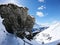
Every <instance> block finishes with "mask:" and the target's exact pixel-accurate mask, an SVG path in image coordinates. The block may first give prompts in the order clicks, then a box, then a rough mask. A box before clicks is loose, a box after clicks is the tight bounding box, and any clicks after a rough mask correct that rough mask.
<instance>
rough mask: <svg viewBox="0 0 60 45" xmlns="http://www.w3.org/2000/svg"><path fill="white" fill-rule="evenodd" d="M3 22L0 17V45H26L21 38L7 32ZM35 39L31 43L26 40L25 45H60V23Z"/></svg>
mask: <svg viewBox="0 0 60 45" xmlns="http://www.w3.org/2000/svg"><path fill="white" fill-rule="evenodd" d="M2 20H3V19H1V17H0V45H24V41H23V40H22V39H21V38H18V37H16V36H15V35H13V34H10V33H8V32H7V31H6V29H5V27H4V25H3V24H2ZM34 38H35V39H34V40H31V41H29V40H27V39H26V38H25V39H24V40H25V41H26V42H25V45H42V44H43V45H56V44H57V43H60V23H56V24H54V25H52V26H50V28H48V29H46V30H44V31H42V32H41V33H39V34H37V35H36V36H35V37H34Z"/></svg>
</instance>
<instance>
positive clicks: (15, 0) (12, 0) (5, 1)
mask: <svg viewBox="0 0 60 45" xmlns="http://www.w3.org/2000/svg"><path fill="white" fill-rule="evenodd" d="M8 3H13V4H16V5H18V6H23V5H21V4H19V1H18V0H1V1H0V4H8Z"/></svg>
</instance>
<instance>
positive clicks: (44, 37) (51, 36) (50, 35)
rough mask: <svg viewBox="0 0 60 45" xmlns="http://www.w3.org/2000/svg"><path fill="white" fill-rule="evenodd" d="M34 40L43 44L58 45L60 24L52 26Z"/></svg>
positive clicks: (59, 41)
mask: <svg viewBox="0 0 60 45" xmlns="http://www.w3.org/2000/svg"><path fill="white" fill-rule="evenodd" d="M34 38H35V40H36V41H37V42H38V43H41V44H45V45H57V44H58V43H60V23H55V24H53V25H51V26H50V27H49V28H48V29H46V30H44V31H42V32H40V33H38V34H37V35H36V36H35V37H34Z"/></svg>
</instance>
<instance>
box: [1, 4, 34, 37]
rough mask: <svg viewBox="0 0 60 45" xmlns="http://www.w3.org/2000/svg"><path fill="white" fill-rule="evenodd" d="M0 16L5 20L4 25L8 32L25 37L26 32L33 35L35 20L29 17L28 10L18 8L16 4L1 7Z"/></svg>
mask: <svg viewBox="0 0 60 45" xmlns="http://www.w3.org/2000/svg"><path fill="white" fill-rule="evenodd" d="M0 16H1V17H2V18H3V19H4V20H3V22H2V23H3V24H4V26H5V28H6V30H7V32H9V33H12V34H15V35H17V36H18V37H21V38H23V37H25V36H26V34H25V32H26V31H27V32H29V33H30V34H31V35H32V28H33V25H34V22H35V18H34V17H31V16H30V15H28V8H26V7H24V8H23V7H18V6H17V5H14V4H3V5H0Z"/></svg>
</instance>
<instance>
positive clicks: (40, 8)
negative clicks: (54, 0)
mask: <svg viewBox="0 0 60 45" xmlns="http://www.w3.org/2000/svg"><path fill="white" fill-rule="evenodd" d="M43 9H46V7H45V6H40V7H38V10H43Z"/></svg>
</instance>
